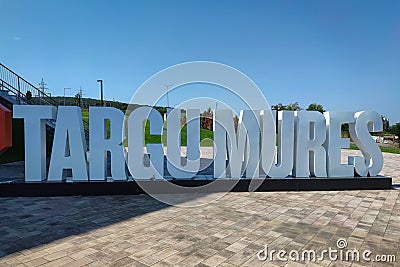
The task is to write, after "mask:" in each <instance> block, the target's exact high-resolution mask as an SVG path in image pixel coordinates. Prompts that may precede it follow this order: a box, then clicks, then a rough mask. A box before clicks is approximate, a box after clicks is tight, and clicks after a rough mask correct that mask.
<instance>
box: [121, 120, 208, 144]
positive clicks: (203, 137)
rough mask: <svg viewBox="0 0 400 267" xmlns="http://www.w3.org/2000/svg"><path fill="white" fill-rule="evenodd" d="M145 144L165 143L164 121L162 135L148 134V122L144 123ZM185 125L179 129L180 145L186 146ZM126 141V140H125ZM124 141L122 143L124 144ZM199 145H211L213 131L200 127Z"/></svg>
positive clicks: (165, 129)
mask: <svg viewBox="0 0 400 267" xmlns="http://www.w3.org/2000/svg"><path fill="white" fill-rule="evenodd" d="M144 133H145V144H149V143H152V144H160V143H163V144H164V145H166V144H167V127H166V123H164V128H163V135H162V136H161V135H151V134H150V124H148V123H146V125H145V130H144ZM186 135H187V133H186V126H184V127H182V129H181V146H186ZM125 143H126V142H125ZM125 143H124V144H125ZM200 145H201V146H213V131H211V130H206V129H200Z"/></svg>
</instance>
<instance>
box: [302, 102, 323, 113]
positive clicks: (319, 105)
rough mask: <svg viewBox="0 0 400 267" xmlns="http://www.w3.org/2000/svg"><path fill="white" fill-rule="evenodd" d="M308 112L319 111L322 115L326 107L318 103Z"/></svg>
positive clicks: (309, 107) (312, 105) (309, 108)
mask: <svg viewBox="0 0 400 267" xmlns="http://www.w3.org/2000/svg"><path fill="white" fill-rule="evenodd" d="M306 110H309V111H318V112H321V113H324V112H325V109H324V107H323V106H322V105H321V104H317V103H312V104H310V105H309V106H308V108H307V109H306Z"/></svg>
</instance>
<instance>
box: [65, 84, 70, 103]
mask: <svg viewBox="0 0 400 267" xmlns="http://www.w3.org/2000/svg"><path fill="white" fill-rule="evenodd" d="M65 90H71V88H64V106H65Z"/></svg>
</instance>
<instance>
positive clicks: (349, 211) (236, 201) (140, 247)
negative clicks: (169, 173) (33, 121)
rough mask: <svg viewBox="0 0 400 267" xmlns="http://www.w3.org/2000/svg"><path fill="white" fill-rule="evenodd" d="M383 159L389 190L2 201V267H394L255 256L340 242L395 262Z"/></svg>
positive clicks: (396, 222) (391, 169) (394, 211)
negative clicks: (186, 199)
mask: <svg viewBox="0 0 400 267" xmlns="http://www.w3.org/2000/svg"><path fill="white" fill-rule="evenodd" d="M357 153H359V152H358V151H345V152H344V153H343V154H346V155H347V154H357ZM384 158H385V165H384V169H383V170H382V174H383V175H387V176H391V177H393V184H394V185H395V188H394V189H392V190H369V191H316V192H263V193H228V194H226V195H224V196H222V197H221V198H220V199H218V200H216V201H213V202H211V203H209V204H207V205H202V206H197V207H192V208H186V207H177V206H169V205H167V204H164V203H161V202H159V201H157V200H155V199H153V198H151V197H149V196H146V195H137V196H96V197H82V196H76V197H51V198H27V197H26V198H0V211H1V212H0V266H196V265H197V266H285V265H286V266H396V264H395V263H393V262H392V263H379V264H378V263H377V262H374V263H372V262H365V261H360V262H353V261H350V262H344V261H330V260H329V258H325V259H324V260H323V261H316V262H308V261H300V262H293V261H289V262H282V261H279V260H277V259H275V260H274V261H260V260H259V259H258V258H257V256H256V254H257V252H258V251H259V250H261V249H263V248H264V246H265V245H267V246H268V249H275V250H280V249H284V250H286V251H290V250H292V249H296V250H298V251H302V250H306V249H314V250H316V251H322V250H324V249H328V248H329V247H332V248H334V249H336V248H337V245H336V241H337V240H338V239H339V238H344V239H345V240H346V241H347V244H348V246H347V248H346V249H358V250H359V251H361V252H362V251H364V250H366V249H369V250H371V251H372V252H373V254H372V255H373V256H375V255H377V254H382V255H396V259H398V262H399V261H400V248H399V241H400V205H399V204H400V197H399V189H400V188H399V186H400V164H399V160H400V155H395V154H386V153H385V154H384ZM174 197H176V198H179V196H178V195H177V196H174ZM214 197H215V194H210V195H205V196H204V195H203V196H199V197H198V199H193V200H191V201H192V202H193V204H195V203H198V202H202V203H207V201H208V200H212V199H214ZM185 204H190V203H185ZM371 257H372V256H371ZM398 265H400V264H398Z"/></svg>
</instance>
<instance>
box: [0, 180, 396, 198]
mask: <svg viewBox="0 0 400 267" xmlns="http://www.w3.org/2000/svg"><path fill="white" fill-rule="evenodd" d="M217 180H218V183H215V186H214V185H213V186H207V187H205V185H207V184H210V183H211V182H214V181H215V180H192V179H186V180H171V181H168V182H167V181H154V180H148V181H141V182H140V183H144V184H145V185H146V188H149V187H150V188H152V190H151V191H152V192H151V193H154V194H171V193H182V191H180V190H177V191H171V190H170V189H166V187H165V185H166V183H172V184H175V185H179V186H183V187H197V188H196V192H200V193H216V192H225V191H226V188H232V189H231V190H230V191H232V192H248V191H249V185H250V182H251V180H249V179H240V180H237V179H217ZM259 182H260V183H261V185H260V186H258V188H257V189H256V190H254V191H255V192H268V191H327V190H381V189H391V188H392V178H390V177H382V176H379V177H368V178H358V177H349V178H302V179H300V178H287V179H265V180H263V181H259ZM202 186H203V188H202ZM137 194H147V192H145V191H144V190H143V189H142V187H141V186H140V185H139V184H138V183H137V182H135V181H114V182H74V183H72V182H61V183H50V182H43V183H23V182H20V183H18V182H14V183H0V197H16V196H23V197H31V196H32V197H39V196H40V197H48V196H76V195H85V196H94V195H137Z"/></svg>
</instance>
